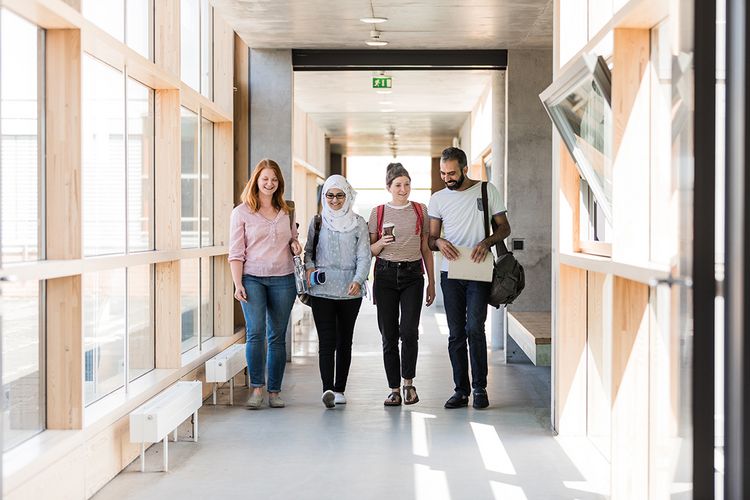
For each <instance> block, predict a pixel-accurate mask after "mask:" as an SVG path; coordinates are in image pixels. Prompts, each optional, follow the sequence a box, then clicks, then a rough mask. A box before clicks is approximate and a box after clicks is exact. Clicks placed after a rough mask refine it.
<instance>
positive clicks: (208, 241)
mask: <svg viewBox="0 0 750 500" xmlns="http://www.w3.org/2000/svg"><path fill="white" fill-rule="evenodd" d="M200 189H201V224H200V230H201V246H202V247H206V246H211V245H213V244H214V228H213V213H214V195H213V193H214V124H213V123H211V122H210V121H208V120H206V119H205V118H202V119H201V186H200Z"/></svg>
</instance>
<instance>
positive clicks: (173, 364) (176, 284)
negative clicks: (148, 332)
mask: <svg viewBox="0 0 750 500" xmlns="http://www.w3.org/2000/svg"><path fill="white" fill-rule="evenodd" d="M155 317H156V368H179V367H180V366H181V364H182V363H181V353H180V350H181V346H182V341H181V330H180V328H181V318H180V261H177V260H176V261H172V262H161V263H159V264H156V314H155Z"/></svg>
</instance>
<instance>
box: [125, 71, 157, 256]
mask: <svg viewBox="0 0 750 500" xmlns="http://www.w3.org/2000/svg"><path fill="white" fill-rule="evenodd" d="M127 97H128V160H127V161H128V250H129V251H131V252H137V251H143V250H153V248H154V231H153V226H154V91H153V90H151V89H150V88H148V87H145V86H144V85H142V84H140V83H139V82H137V81H135V80H133V79H130V78H128V88H127Z"/></svg>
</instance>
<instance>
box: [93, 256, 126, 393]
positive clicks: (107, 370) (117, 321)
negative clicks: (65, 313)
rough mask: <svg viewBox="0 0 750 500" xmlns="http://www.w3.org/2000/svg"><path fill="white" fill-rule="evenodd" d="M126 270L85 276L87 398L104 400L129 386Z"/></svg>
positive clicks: (114, 270)
mask: <svg viewBox="0 0 750 500" xmlns="http://www.w3.org/2000/svg"><path fill="white" fill-rule="evenodd" d="M125 301H126V297H125V269H113V270H110V271H101V272H96V273H86V274H84V275H83V354H84V398H85V402H86V404H87V405H88V404H91V403H93V402H94V401H96V400H98V399H101V398H102V397H104V396H106V395H107V394H109V393H111V392H112V391H115V390H117V389H119V388H120V387H122V386H123V385H124V383H125V377H124V374H125Z"/></svg>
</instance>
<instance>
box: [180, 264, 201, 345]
mask: <svg viewBox="0 0 750 500" xmlns="http://www.w3.org/2000/svg"><path fill="white" fill-rule="evenodd" d="M199 260H200V259H183V260H181V261H180V313H181V318H182V321H181V322H182V328H181V331H182V352H186V351H188V350H190V349H192V348H193V347H195V346H197V345H198V332H199V327H200V324H199V321H200V320H199V304H200V284H201V281H200V264H199V262H198V261H199Z"/></svg>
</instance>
